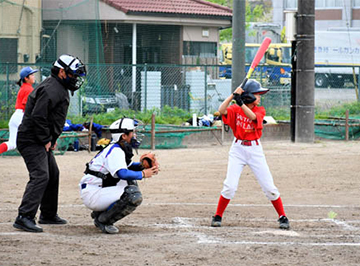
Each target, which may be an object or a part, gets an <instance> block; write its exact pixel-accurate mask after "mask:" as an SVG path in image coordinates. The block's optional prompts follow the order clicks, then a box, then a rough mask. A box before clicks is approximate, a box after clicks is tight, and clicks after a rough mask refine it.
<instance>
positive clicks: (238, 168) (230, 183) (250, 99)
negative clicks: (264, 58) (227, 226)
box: [211, 79, 290, 229]
mask: <svg viewBox="0 0 360 266" xmlns="http://www.w3.org/2000/svg"><path fill="white" fill-rule="evenodd" d="M268 91H269V90H268V89H265V88H262V87H261V85H260V83H259V82H257V81H256V80H251V79H250V80H248V81H247V83H246V84H245V86H244V88H240V87H238V88H237V89H236V90H235V92H234V94H233V95H230V96H229V97H228V98H227V99H225V100H224V102H223V103H222V104H221V105H220V107H219V112H220V113H221V115H222V119H223V122H224V123H225V124H227V125H229V126H230V127H231V129H232V131H233V134H234V141H233V143H232V145H231V148H230V152H229V161H228V168H227V175H226V179H225V181H224V185H223V190H222V191H221V195H220V199H219V202H218V206H217V210H216V213H215V215H214V216H213V217H212V221H211V226H213V227H220V226H221V220H222V217H223V213H224V211H225V209H226V207H227V205H228V204H229V202H230V200H231V199H232V198H233V197H234V195H235V192H236V190H237V187H238V184H239V179H240V175H241V173H242V171H243V169H244V166H245V165H248V166H249V167H250V168H251V170H252V171H253V173H254V175H255V177H256V179H257V181H258V182H259V184H260V186H261V188H262V190H263V191H264V193H265V195H266V197H267V198H268V199H269V200H270V201H271V203H272V204H273V206H274V208H275V210H276V211H277V213H278V215H279V219H278V222H279V224H280V228H281V229H289V228H290V225H289V220H288V218H287V217H286V215H285V211H284V207H283V204H282V201H281V198H280V193H279V191H278V189H277V188H276V186H275V185H274V181H273V177H272V175H271V173H270V170H269V167H268V165H267V162H266V159H265V155H264V152H263V149H262V146H261V142H260V138H261V135H262V129H263V120H264V116H265V108H264V107H261V106H258V105H259V104H260V95H261V94H265V93H266V92H268ZM233 99H235V100H236V103H237V104H233V105H231V106H230V107H228V106H229V104H230V102H231V101H232V100H233Z"/></svg>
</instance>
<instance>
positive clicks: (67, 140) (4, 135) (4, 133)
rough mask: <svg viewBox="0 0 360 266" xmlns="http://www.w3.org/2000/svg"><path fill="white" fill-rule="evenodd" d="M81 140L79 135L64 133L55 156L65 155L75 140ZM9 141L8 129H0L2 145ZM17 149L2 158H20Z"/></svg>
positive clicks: (3, 154) (6, 153)
mask: <svg viewBox="0 0 360 266" xmlns="http://www.w3.org/2000/svg"><path fill="white" fill-rule="evenodd" d="M77 138H79V133H76V132H63V133H62V134H61V136H60V138H59V139H58V141H57V147H56V149H55V150H54V154H55V155H63V154H65V152H66V151H67V150H68V148H69V145H70V144H72V143H74V141H75V139H77ZM8 139H9V131H8V130H7V129H0V143H2V142H4V141H7V140H8ZM19 155H20V153H19V151H18V150H17V149H15V150H11V151H7V152H4V153H2V154H0V156H19Z"/></svg>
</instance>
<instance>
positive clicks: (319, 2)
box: [285, 0, 360, 9]
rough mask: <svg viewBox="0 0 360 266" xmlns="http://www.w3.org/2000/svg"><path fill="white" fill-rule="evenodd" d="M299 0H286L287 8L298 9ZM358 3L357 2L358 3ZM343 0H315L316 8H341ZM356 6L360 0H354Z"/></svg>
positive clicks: (358, 5)
mask: <svg viewBox="0 0 360 266" xmlns="http://www.w3.org/2000/svg"><path fill="white" fill-rule="evenodd" d="M297 3H298V0H285V8H286V9H297ZM356 3H357V4H356ZM342 6H343V0H315V8H319V9H321V8H341V7H342ZM354 6H357V7H360V0H354Z"/></svg>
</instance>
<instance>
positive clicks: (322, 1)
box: [315, 0, 343, 9]
mask: <svg viewBox="0 0 360 266" xmlns="http://www.w3.org/2000/svg"><path fill="white" fill-rule="evenodd" d="M342 6H343V0H315V8H319V9H321V8H341V7H342Z"/></svg>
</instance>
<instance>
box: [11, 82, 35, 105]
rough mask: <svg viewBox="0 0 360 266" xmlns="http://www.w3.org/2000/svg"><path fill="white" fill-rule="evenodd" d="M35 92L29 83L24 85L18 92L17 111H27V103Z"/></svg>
mask: <svg viewBox="0 0 360 266" xmlns="http://www.w3.org/2000/svg"><path fill="white" fill-rule="evenodd" d="M33 90H34V88H33V87H32V86H31V85H30V84H29V83H23V84H22V85H21V87H20V90H19V92H18V95H17V98H16V103H15V109H22V110H25V106H26V102H27V99H28V96H29V94H30V93H31V92H32V91H33Z"/></svg>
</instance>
